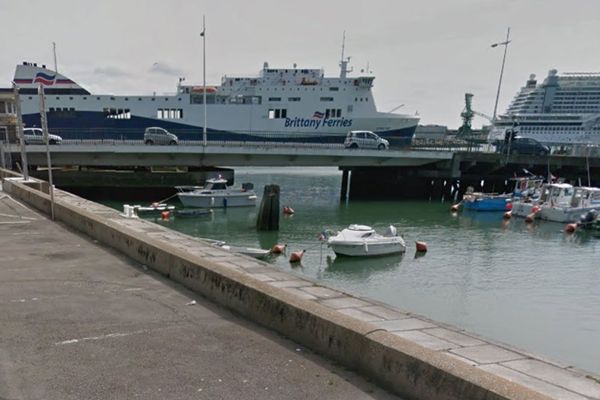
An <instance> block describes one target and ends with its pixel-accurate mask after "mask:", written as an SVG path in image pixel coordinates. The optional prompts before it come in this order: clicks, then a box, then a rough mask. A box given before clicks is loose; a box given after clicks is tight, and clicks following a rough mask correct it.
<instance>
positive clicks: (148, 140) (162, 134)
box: [144, 126, 179, 145]
mask: <svg viewBox="0 0 600 400" xmlns="http://www.w3.org/2000/svg"><path fill="white" fill-rule="evenodd" d="M144 143H145V144H149V145H152V144H170V145H176V144H178V143H179V139H177V136H175V135H173V134H172V133H170V132H169V131H168V130H166V129H164V128H159V127H157V126H152V127H149V128H146V130H145V131H144Z"/></svg>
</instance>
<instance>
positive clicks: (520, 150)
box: [497, 136, 550, 156]
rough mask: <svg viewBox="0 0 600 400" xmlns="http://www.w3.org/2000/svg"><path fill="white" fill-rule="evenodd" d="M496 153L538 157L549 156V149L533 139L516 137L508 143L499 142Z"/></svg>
mask: <svg viewBox="0 0 600 400" xmlns="http://www.w3.org/2000/svg"><path fill="white" fill-rule="evenodd" d="M497 148H498V151H499V152H500V153H504V154H506V152H507V151H510V154H528V155H540V156H545V155H548V154H550V147H548V146H546V145H545V144H542V143H540V142H538V141H537V140H535V139H531V138H525V137H520V136H517V137H515V138H514V139H512V140H511V141H510V143H504V142H499V143H498V146H497Z"/></svg>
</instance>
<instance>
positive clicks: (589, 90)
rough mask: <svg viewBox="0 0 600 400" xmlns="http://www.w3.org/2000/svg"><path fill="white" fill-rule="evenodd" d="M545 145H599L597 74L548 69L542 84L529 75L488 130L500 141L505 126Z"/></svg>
mask: <svg viewBox="0 0 600 400" xmlns="http://www.w3.org/2000/svg"><path fill="white" fill-rule="evenodd" d="M512 127H515V129H516V130H517V133H518V135H519V136H522V137H528V138H533V139H536V140H538V141H539V142H542V143H547V144H600V73H585V72H584V73H563V74H561V75H559V74H558V71H557V70H555V69H552V70H550V72H549V73H548V76H547V77H546V79H544V81H543V82H542V83H541V84H538V83H537V80H536V77H535V75H533V74H532V75H530V76H529V79H528V80H527V82H526V83H525V86H524V87H522V88H521V90H520V91H519V92H518V93H517V95H516V96H515V98H514V99H513V101H512V103H511V104H510V106H509V107H508V110H507V111H506V113H505V114H504V115H500V116H499V117H498V119H497V120H496V121H495V123H494V124H493V127H492V129H491V130H490V139H492V140H502V139H503V138H504V134H505V132H506V130H507V129H508V128H512Z"/></svg>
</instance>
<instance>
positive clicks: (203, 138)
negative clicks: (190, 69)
mask: <svg viewBox="0 0 600 400" xmlns="http://www.w3.org/2000/svg"><path fill="white" fill-rule="evenodd" d="M200 36H202V85H203V86H204V91H203V94H202V102H203V103H204V127H203V128H202V144H203V146H204V147H206V144H207V143H206V140H207V138H206V136H207V135H206V130H207V128H206V21H205V16H204V15H203V16H202V33H200Z"/></svg>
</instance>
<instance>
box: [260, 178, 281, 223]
mask: <svg viewBox="0 0 600 400" xmlns="http://www.w3.org/2000/svg"><path fill="white" fill-rule="evenodd" d="M256 229H258V230H259V231H277V230H279V185H266V186H265V191H264V194H263V198H262V201H261V202H260V209H259V210H258V218H257V220H256Z"/></svg>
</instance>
